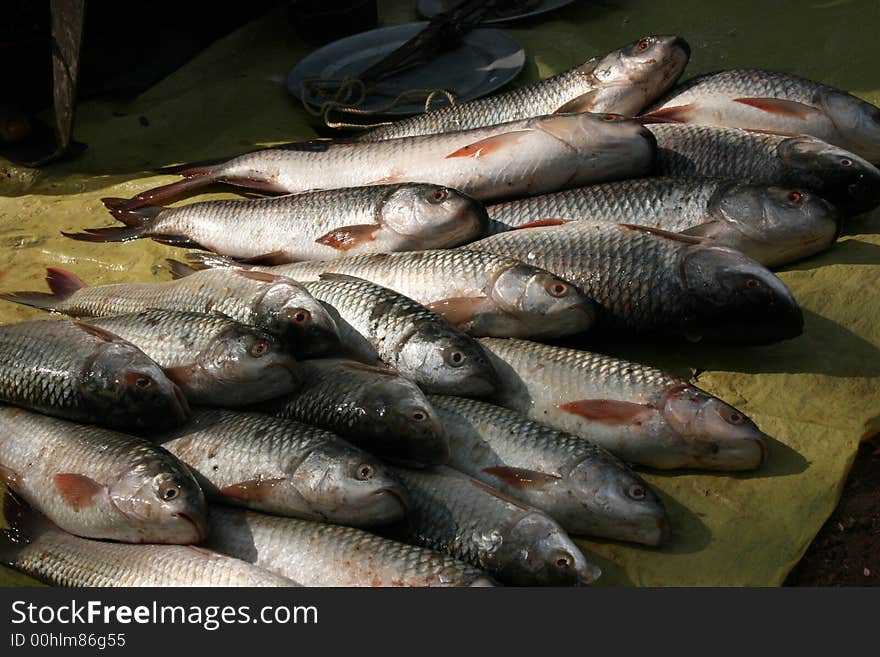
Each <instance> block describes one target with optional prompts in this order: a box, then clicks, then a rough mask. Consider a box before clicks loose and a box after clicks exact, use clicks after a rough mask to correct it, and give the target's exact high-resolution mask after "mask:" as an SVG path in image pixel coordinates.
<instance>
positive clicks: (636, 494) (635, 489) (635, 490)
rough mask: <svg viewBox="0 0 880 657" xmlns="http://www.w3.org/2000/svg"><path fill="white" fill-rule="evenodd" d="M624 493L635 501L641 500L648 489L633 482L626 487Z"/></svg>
mask: <svg viewBox="0 0 880 657" xmlns="http://www.w3.org/2000/svg"><path fill="white" fill-rule="evenodd" d="M626 494H627V496H629V497H631V498H632V499H634V500H636V501H641V500H643V499H645V497H646V496H647V495H648V491H647V490H645V487H644V486H642V485H641V484H633V485H632V486H630V487H629V488H628V489H627V491H626Z"/></svg>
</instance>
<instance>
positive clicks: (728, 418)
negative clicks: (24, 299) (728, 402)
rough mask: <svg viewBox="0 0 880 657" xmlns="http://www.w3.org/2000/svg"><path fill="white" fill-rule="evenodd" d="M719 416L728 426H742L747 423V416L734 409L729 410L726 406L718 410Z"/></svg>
mask: <svg viewBox="0 0 880 657" xmlns="http://www.w3.org/2000/svg"><path fill="white" fill-rule="evenodd" d="M718 411H719V415H721V417H722V418H723V419H724V421H725V422H727V423H728V424H733V425H740V424H742V423H743V422H745V421H746V416H745V415H743V414H742V413H740V412H739V411H737V410H736V409H733V408H728V407H726V406H722V407H721V408H719V409H718Z"/></svg>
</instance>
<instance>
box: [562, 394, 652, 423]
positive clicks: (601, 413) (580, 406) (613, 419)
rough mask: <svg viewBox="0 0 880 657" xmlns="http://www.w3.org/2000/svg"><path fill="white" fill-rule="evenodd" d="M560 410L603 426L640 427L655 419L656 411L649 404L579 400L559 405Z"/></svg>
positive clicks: (611, 400) (610, 400)
mask: <svg viewBox="0 0 880 657" xmlns="http://www.w3.org/2000/svg"><path fill="white" fill-rule="evenodd" d="M558 408H559V409H560V410H563V411H565V412H566V413H571V414H572V415H579V416H581V417H583V418H586V419H588V420H595V421H596V422H601V423H603V424H611V425H624V424H631V425H635V426H640V425H641V424H643V423H644V422H646V421H647V420H649V419H651V417H653V415H654V413H655V412H656V409H655V408H654V407H653V406H649V405H648V404H634V403H632V402H625V401H618V400H616V399H579V400H577V401H573V402H568V403H567V404H559V405H558Z"/></svg>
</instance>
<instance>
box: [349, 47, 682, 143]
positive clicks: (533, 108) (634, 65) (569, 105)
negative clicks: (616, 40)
mask: <svg viewBox="0 0 880 657" xmlns="http://www.w3.org/2000/svg"><path fill="white" fill-rule="evenodd" d="M689 58H690V47H689V46H688V44H687V42H686V41H685V40H684V39H682V38H681V37H677V36H669V35H655V36H647V37H644V38H642V39H639V40H638V41H634V42H632V43H630V44H627V45H626V46H623V47H622V48H618V49H617V50H612V51H611V52H609V53H607V54H606V55H603V56H600V57H594V58H593V59H591V60H589V61H588V62H586V63H585V64H582V65H580V66H577V67H575V68H572V69H569V70H567V71H563V72H562V73H559V74H557V75H553V76H551V77H549V78H547V79H545V80H540V81H538V82H535V83H533V84H529V85H526V86H524V87H519V88H517V89H514V90H512V91H508V92H506V93H503V94H497V95H495V96H490V97H488V98H481V99H478V100H472V101H470V102H467V103H461V104H459V105H452V106H447V107H442V108H440V109H436V110H433V111H429V112H427V113H425V114H419V115H416V116H414V117H411V118H408V119H402V120H400V121H395V122H394V123H391V124H389V125H387V126H382V127H379V128H376V129H374V130H370V131H369V132H366V133H364V134H363V135H359V136H358V140H359V141H381V140H384V139H394V138H399V137H411V136H415V135H427V134H436V133H440V132H450V131H453V130H468V129H471V128H481V127H485V126H490V125H496V124H498V123H505V122H507V121H517V120H521V119H526V118H528V117H531V116H541V115H542V114H553V113H555V112H616V113H618V114H623V115H624V116H634V115H635V114H637V113H638V112H639V111H641V110H642V109H644V108H645V107H646V106H647V105H648V104H649V103H651V102H652V101H653V100H654V99H656V98H657V97H658V96H659V95H660V94H662V93H663V92H664V91H666V90H667V89H668V88H669V87H670V86H671V85H673V84H675V81H676V80H678V78H679V76H681V74H682V72H683V71H684V67H685V66H686V65H687V63H688V59H689Z"/></svg>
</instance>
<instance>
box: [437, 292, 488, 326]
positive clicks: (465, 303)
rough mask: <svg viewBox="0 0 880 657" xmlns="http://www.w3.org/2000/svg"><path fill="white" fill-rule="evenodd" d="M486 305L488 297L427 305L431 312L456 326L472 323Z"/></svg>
mask: <svg viewBox="0 0 880 657" xmlns="http://www.w3.org/2000/svg"><path fill="white" fill-rule="evenodd" d="M485 303H486V297H456V298H453V299H441V300H440V301H434V302H432V303H429V304H427V306H426V307H427V308H428V309H429V310H433V311H434V312H435V313H437V314H438V315H441V316H442V317H444V318H445V319H446V321H447V322H449V323H450V324H452V325H454V326H458V325H459V324H464V323H465V322H469V321H471V320H472V319H473V318H474V317H475V316H476V314H477V312H478V311H479V310H480V308H481V307H482V306H483V305H484V304H485Z"/></svg>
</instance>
